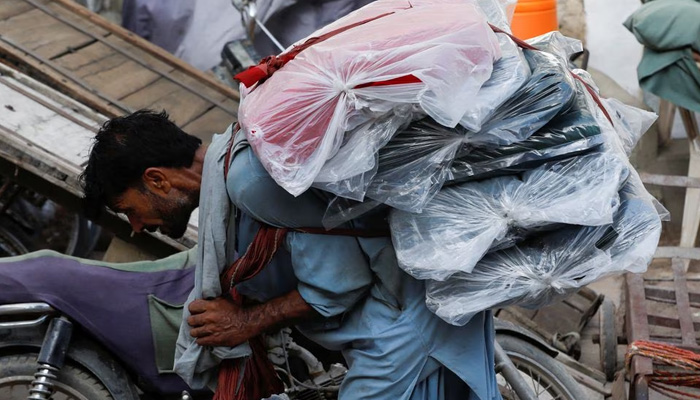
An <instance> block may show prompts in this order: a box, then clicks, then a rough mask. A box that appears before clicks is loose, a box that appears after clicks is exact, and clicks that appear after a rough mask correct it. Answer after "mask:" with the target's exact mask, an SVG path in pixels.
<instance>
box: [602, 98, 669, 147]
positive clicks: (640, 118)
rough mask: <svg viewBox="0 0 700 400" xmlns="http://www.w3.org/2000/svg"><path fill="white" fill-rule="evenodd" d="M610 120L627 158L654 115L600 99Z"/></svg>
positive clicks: (654, 118)
mask: <svg viewBox="0 0 700 400" xmlns="http://www.w3.org/2000/svg"><path fill="white" fill-rule="evenodd" d="M601 101H602V102H603V105H604V106H605V108H606V109H607V110H608V114H609V115H610V118H612V120H613V123H614V127H615V131H616V132H617V136H618V137H619V138H620V141H621V143H622V147H623V149H624V151H625V153H626V154H627V155H628V156H629V155H630V154H631V153H632V149H634V146H636V145H637V142H639V139H640V138H641V137H642V135H643V134H644V133H645V132H646V131H647V130H648V129H649V128H650V127H651V125H652V124H653V123H654V121H656V118H657V116H656V114H654V113H652V112H649V111H644V110H642V109H641V108H637V107H633V106H629V105H627V104H625V103H623V102H621V101H620V100H617V99H601Z"/></svg>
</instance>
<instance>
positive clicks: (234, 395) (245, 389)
mask: <svg viewBox="0 0 700 400" xmlns="http://www.w3.org/2000/svg"><path fill="white" fill-rule="evenodd" d="M249 344H250V347H251V349H252V351H253V354H251V356H250V357H248V358H246V359H243V360H241V359H234V360H224V361H223V362H222V363H221V365H220V366H219V384H218V386H217V388H216V393H214V398H213V400H260V399H264V398H266V397H270V396H272V395H273V394H275V393H282V392H283V391H284V385H283V384H282V381H280V379H279V378H278V377H277V373H276V372H275V369H274V367H273V366H272V363H271V362H270V360H269V359H268V358H267V350H266V349H265V344H264V343H263V340H262V337H261V336H258V337H256V338H254V339H251V340H250V341H249ZM241 374H243V376H241Z"/></svg>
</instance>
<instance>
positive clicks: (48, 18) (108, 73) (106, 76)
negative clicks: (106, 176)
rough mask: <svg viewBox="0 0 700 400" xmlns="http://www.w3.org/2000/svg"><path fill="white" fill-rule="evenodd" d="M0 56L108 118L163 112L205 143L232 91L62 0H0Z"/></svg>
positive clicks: (227, 108) (232, 110)
mask: <svg viewBox="0 0 700 400" xmlns="http://www.w3.org/2000/svg"><path fill="white" fill-rule="evenodd" d="M0 60H5V62H10V63H12V64H14V65H16V66H17V67H19V68H20V69H22V70H23V71H24V72H26V73H28V74H29V75H30V76H32V77H35V78H37V79H39V80H41V81H44V82H45V83H48V84H49V85H51V86H53V87H55V88H56V89H58V90H59V91H61V92H63V93H65V94H67V95H68V96H70V97H72V98H74V99H76V100H78V101H79V102H81V103H83V104H85V105H87V106H89V107H91V108H93V109H94V110H96V111H98V112H100V113H102V114H104V115H106V116H108V117H113V116H118V115H122V114H125V113H128V112H130V111H135V110H137V109H141V108H150V109H154V110H160V109H165V110H166V111H168V113H169V114H170V115H171V117H172V118H173V120H174V121H175V122H176V123H177V124H178V125H179V126H180V127H182V128H183V129H184V130H185V131H186V132H188V133H191V134H194V135H196V136H198V137H200V138H201V139H203V140H204V141H205V142H208V141H209V138H210V137H211V135H212V134H213V133H217V132H223V131H224V130H225V129H226V127H227V126H228V125H229V124H231V123H232V122H234V121H235V117H236V110H237V107H238V99H239V95H238V92H237V91H236V90H234V89H232V88H230V87H228V86H225V85H224V84H222V83H220V82H219V81H218V80H216V78H214V77H213V76H212V75H209V74H206V73H203V72H201V71H199V70H197V69H195V68H194V67H192V66H190V65H189V64H186V63H184V62H183V61H181V60H179V59H177V58H175V57H174V56H172V55H171V54H170V53H168V52H166V51H165V50H163V49H161V48H159V47H157V46H155V45H153V44H151V43H149V42H147V41H145V40H143V39H141V38H140V37H138V36H136V35H134V34H133V33H131V32H129V31H127V30H125V29H123V28H121V27H120V26H117V25H115V24H113V23H111V22H109V21H107V20H105V19H103V18H102V17H100V16H98V15H96V14H94V13H91V12H90V11H88V10H87V9H85V8H82V7H81V6H79V5H77V4H75V3H73V2H72V1H70V0H3V1H2V2H0Z"/></svg>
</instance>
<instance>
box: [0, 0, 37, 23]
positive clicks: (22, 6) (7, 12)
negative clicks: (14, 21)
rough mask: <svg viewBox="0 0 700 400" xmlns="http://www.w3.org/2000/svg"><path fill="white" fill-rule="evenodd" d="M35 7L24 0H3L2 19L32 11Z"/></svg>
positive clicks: (0, 11)
mask: <svg viewBox="0 0 700 400" xmlns="http://www.w3.org/2000/svg"><path fill="white" fill-rule="evenodd" d="M33 8H34V7H32V6H31V5H30V4H28V3H26V2H24V1H23V0H2V2H0V21H2V20H5V19H9V18H12V17H14V16H17V15H20V14H23V13H25V12H27V11H31V10H32V9H33Z"/></svg>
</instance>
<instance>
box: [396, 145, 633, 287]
mask: <svg viewBox="0 0 700 400" xmlns="http://www.w3.org/2000/svg"><path fill="white" fill-rule="evenodd" d="M627 174H628V170H627V166H626V165H625V163H624V162H623V161H622V160H620V159H619V158H617V157H614V156H611V155H608V154H600V153H597V154H590V155H586V156H582V157H576V158H571V159H567V160H563V161H558V162H553V163H548V164H544V165H542V166H541V167H539V168H536V169H534V170H531V171H528V172H526V173H524V174H523V176H522V180H521V179H519V178H518V177H514V176H507V177H500V178H493V179H489V180H485V181H481V182H468V183H464V184H461V185H456V186H452V187H447V188H443V189H442V190H441V191H440V192H439V193H438V194H437V195H436V196H435V197H434V198H433V199H432V200H431V202H430V203H428V204H427V206H426V207H425V208H424V209H423V212H422V213H420V214H416V213H409V212H404V211H400V210H393V211H392V213H391V214H390V219H389V220H390V226H391V232H392V239H393V243H394V247H395V249H396V254H397V257H398V261H399V265H400V267H401V268H402V269H403V270H404V271H406V272H408V273H409V274H411V275H412V276H414V277H415V278H418V279H435V280H444V279H446V278H448V277H449V276H450V275H452V274H455V273H457V272H467V273H468V272H470V271H472V269H473V268H474V266H475V265H476V264H477V262H478V261H479V260H480V259H481V257H483V256H484V254H486V252H487V251H488V250H489V249H490V248H492V247H494V246H498V245H499V244H502V242H503V241H509V242H512V241H513V238H512V237H511V236H510V235H512V234H517V233H518V232H522V231H531V230H538V229H542V228H543V227H547V226H551V225H555V224H576V225H605V224H609V223H611V222H612V216H613V213H614V212H615V210H616V209H617V207H618V205H619V197H618V195H617V192H618V191H619V190H620V187H621V186H622V184H623V183H624V181H625V179H626V178H627ZM509 233H510V235H509Z"/></svg>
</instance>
